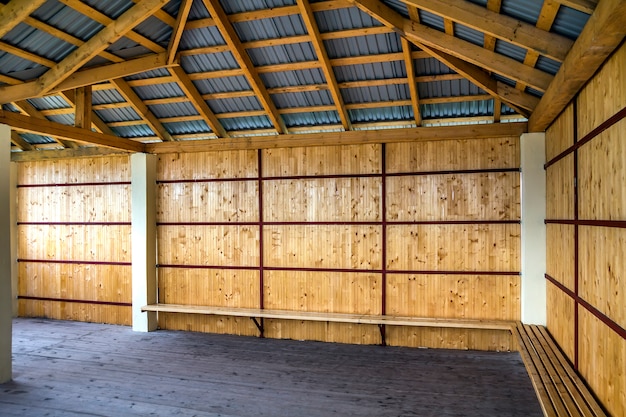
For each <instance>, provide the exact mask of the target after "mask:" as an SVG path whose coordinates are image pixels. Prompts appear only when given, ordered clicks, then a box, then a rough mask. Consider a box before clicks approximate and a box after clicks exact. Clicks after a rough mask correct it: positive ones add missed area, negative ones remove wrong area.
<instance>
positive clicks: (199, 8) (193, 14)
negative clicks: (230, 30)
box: [188, 1, 209, 22]
mask: <svg viewBox="0 0 626 417" xmlns="http://www.w3.org/2000/svg"><path fill="white" fill-rule="evenodd" d="M207 17H209V12H208V11H207V9H206V7H204V4H202V2H201V1H194V2H192V4H191V9H190V10H189V16H188V21H190V22H191V21H194V20H199V19H206V18H207Z"/></svg>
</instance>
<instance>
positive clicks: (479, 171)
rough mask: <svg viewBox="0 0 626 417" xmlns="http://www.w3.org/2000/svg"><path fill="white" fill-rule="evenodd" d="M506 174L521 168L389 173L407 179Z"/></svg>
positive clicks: (518, 170)
mask: <svg viewBox="0 0 626 417" xmlns="http://www.w3.org/2000/svg"><path fill="white" fill-rule="evenodd" d="M506 172H520V168H485V169H460V170H445V171H417V172H394V173H388V174H387V176H388V177H407V176H424V175H453V174H498V173H506Z"/></svg>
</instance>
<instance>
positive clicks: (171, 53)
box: [167, 0, 193, 64]
mask: <svg viewBox="0 0 626 417" xmlns="http://www.w3.org/2000/svg"><path fill="white" fill-rule="evenodd" d="M192 4H193V0H183V1H182V3H181V4H180V7H179V9H178V17H177V18H176V24H175V25H174V30H172V37H171V38H170V42H169V44H168V46H167V62H168V64H171V63H173V62H174V58H176V51H178V44H179V43H180V38H182V36H183V31H184V30H185V24H186V23H187V17H188V16H189V11H190V10H191V5H192Z"/></svg>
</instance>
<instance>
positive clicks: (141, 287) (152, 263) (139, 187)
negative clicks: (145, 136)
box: [130, 153, 157, 332]
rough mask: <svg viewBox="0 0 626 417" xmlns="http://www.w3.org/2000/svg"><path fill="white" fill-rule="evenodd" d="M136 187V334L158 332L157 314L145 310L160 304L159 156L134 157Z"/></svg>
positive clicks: (134, 215)
mask: <svg viewBox="0 0 626 417" xmlns="http://www.w3.org/2000/svg"><path fill="white" fill-rule="evenodd" d="M130 163H131V184H132V185H131V187H132V197H131V200H132V232H131V233H132V264H133V266H132V274H133V290H132V292H133V297H132V302H133V307H132V310H133V330H134V331H137V332H149V331H152V330H156V328H157V318H156V313H155V312H145V313H144V312H142V311H141V307H143V306H145V305H147V304H155V303H156V302H157V281H156V156H155V155H148V154H143V153H136V154H133V155H131V157H130Z"/></svg>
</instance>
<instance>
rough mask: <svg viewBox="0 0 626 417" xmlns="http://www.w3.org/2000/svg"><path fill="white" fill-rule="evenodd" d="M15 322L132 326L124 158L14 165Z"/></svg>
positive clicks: (126, 164)
mask: <svg viewBox="0 0 626 417" xmlns="http://www.w3.org/2000/svg"><path fill="white" fill-rule="evenodd" d="M18 201H19V204H18V207H19V208H18V236H19V237H18V239H19V241H18V258H19V259H18V265H19V281H18V297H19V315H20V316H23V317H48V318H54V319H62V320H79V321H89V322H100V323H110V324H124V325H130V324H131V308H130V302H131V266H130V265H131V264H130V262H131V253H130V227H131V226H130V167H129V159H128V157H125V156H118V157H107V158H85V159H67V160H53V161H39V162H24V163H20V164H18Z"/></svg>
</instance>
